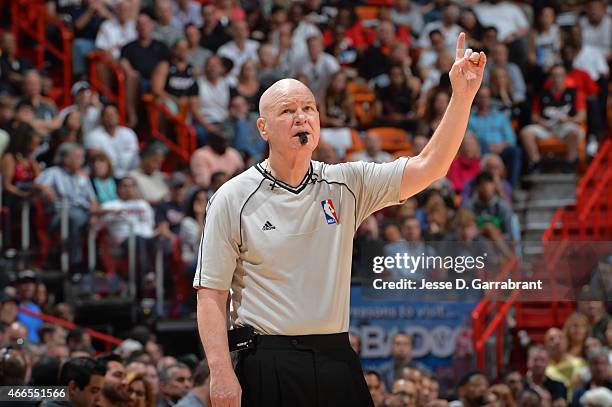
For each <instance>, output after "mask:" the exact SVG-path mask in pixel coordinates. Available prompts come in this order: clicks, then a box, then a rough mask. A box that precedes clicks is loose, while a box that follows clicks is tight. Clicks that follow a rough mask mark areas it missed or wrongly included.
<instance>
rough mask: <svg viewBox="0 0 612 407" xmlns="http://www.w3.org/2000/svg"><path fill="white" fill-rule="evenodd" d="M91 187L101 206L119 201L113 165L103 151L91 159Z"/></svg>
mask: <svg viewBox="0 0 612 407" xmlns="http://www.w3.org/2000/svg"><path fill="white" fill-rule="evenodd" d="M91 185H92V186H93V188H94V191H95V192H96V197H97V199H98V202H99V203H100V205H101V204H103V203H105V202H109V201H114V200H116V199H118V198H117V183H116V181H115V177H114V174H113V165H112V163H111V161H110V159H109V158H108V156H107V155H106V154H104V153H103V152H101V151H100V152H97V153H95V154H94V155H93V156H92V157H91Z"/></svg>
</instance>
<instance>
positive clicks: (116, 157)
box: [85, 105, 139, 178]
mask: <svg viewBox="0 0 612 407" xmlns="http://www.w3.org/2000/svg"><path fill="white" fill-rule="evenodd" d="M85 147H86V148H87V150H88V152H89V153H90V154H91V153H93V152H96V151H101V152H103V153H105V154H106V155H107V156H108V158H110V160H111V163H112V166H113V172H114V173H115V176H116V177H118V178H121V177H123V176H125V175H126V174H127V173H128V172H129V171H130V170H132V169H133V168H136V167H137V166H138V151H139V146H138V137H137V136H136V133H134V131H133V130H132V129H130V128H128V127H124V126H120V125H119V109H117V106H115V105H106V106H105V107H104V108H103V109H102V120H101V122H100V126H99V127H97V128H95V129H94V130H92V132H91V133H89V134H85Z"/></svg>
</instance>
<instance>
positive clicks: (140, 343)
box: [0, 196, 612, 407]
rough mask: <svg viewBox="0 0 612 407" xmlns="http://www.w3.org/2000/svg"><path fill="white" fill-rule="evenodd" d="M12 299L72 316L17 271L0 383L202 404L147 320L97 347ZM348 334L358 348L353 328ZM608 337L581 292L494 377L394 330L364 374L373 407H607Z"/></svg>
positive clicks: (610, 320) (147, 403)
mask: <svg viewBox="0 0 612 407" xmlns="http://www.w3.org/2000/svg"><path fill="white" fill-rule="evenodd" d="M198 200H203V197H201V196H200V197H198V198H196V199H195V200H194V207H195V206H196V205H200V207H201V206H202V202H199V203H197V201H198ZM197 211H200V212H201V209H200V210H198V209H196V208H194V215H195V216H196V217H197V216H198V215H197V214H196V212H197ZM19 307H24V308H27V309H28V310H31V311H40V310H44V311H45V312H48V313H51V314H53V315H56V316H59V317H62V318H65V319H67V320H68V321H72V320H73V318H74V314H73V312H72V309H71V307H70V306H69V305H67V304H65V303H59V304H52V303H51V301H50V298H49V296H48V293H47V291H46V287H45V286H44V284H42V283H41V282H40V281H39V280H38V279H37V277H36V274H35V273H33V272H31V271H24V272H21V273H19V274H18V276H17V279H16V281H15V282H14V284H13V285H12V286H10V287H8V288H6V289H5V290H4V291H3V292H2V296H1V297H0V348H1V350H0V353H1V355H2V357H1V358H0V364H1V365H0V366H1V368H0V372H1V373H0V385H2V386H17V385H31V386H58V385H59V386H67V388H68V395H69V398H70V401H71V403H72V404H62V403H59V402H57V403H56V402H46V403H44V404H43V405H44V406H55V407H59V406H65V405H73V406H77V407H89V406H99V407H106V406H130V407H134V406H138V407H151V406H158V407H166V406H173V405H177V406H180V407H192V406H210V400H209V398H208V396H209V393H208V392H209V387H208V386H209V381H208V377H209V370H208V366H207V364H206V360H205V359H204V360H203V361H202V360H201V359H200V358H198V356H196V355H195V354H193V353H186V354H178V355H168V354H165V353H164V351H163V349H162V347H161V346H160V345H159V343H158V342H157V337H156V335H155V334H154V333H151V332H150V331H149V329H148V328H147V327H145V326H136V327H134V328H132V329H130V331H129V332H128V333H127V334H126V335H125V337H126V338H127V339H125V340H124V341H123V342H122V343H121V344H120V345H118V346H117V347H115V348H114V349H113V351H112V353H101V352H100V351H99V350H98V351H96V349H95V348H94V346H92V345H93V344H92V340H93V339H92V337H91V336H90V334H89V333H88V332H87V331H85V330H83V329H81V328H76V329H72V330H67V329H64V328H62V327H61V326H58V325H54V324H47V323H42V322H41V321H39V320H38V319H36V318H32V317H31V316H29V315H28V314H27V313H25V312H23V311H20V310H19ZM349 338H350V342H351V347H352V348H353V349H354V351H355V352H356V353H357V354H361V340H360V337H359V336H358V335H355V334H352V333H351V334H350V335H349ZM611 344H612V317H610V315H609V314H608V313H607V312H606V310H605V304H604V302H602V301H593V300H585V301H580V302H579V303H578V309H577V310H576V312H575V313H574V314H571V315H570V316H569V317H568V318H567V320H566V322H565V324H564V325H563V326H562V327H561V329H559V328H554V327H553V328H550V329H548V330H547V331H546V334H545V336H544V341H543V344H531V346H530V347H529V348H528V350H527V352H526V358H525V361H524V365H525V368H526V369H525V370H521V369H507V370H506V371H504V372H503V373H502V374H500V375H499V377H489V376H487V375H485V374H484V373H483V372H479V371H470V372H469V373H467V372H466V371H465V370H463V371H462V372H460V376H462V377H461V378H460V380H459V381H458V383H457V385H456V387H454V388H445V387H444V386H442V385H441V382H440V381H439V380H438V378H437V377H436V374H435V370H434V369H433V368H432V367H431V366H427V365H425V364H423V363H421V362H419V361H418V360H415V359H414V358H413V355H414V349H413V339H412V337H411V336H410V335H408V334H406V333H404V332H402V331H398V332H396V333H395V334H394V335H393V336H392V337H391V338H390V352H391V359H390V361H388V362H385V363H383V364H381V365H378V367H377V368H375V369H366V370H365V371H364V377H365V380H366V383H367V385H368V389H369V390H370V394H371V395H372V399H373V400H374V403H375V406H376V407H400V406H401V407H438V406H440V407H442V406H453V407H476V406H488V407H561V406H572V407H609V406H610V405H612V354H611V353H610V351H609V346H610V345H611ZM468 353H469V351H468ZM458 378H459V377H458Z"/></svg>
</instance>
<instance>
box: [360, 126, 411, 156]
mask: <svg viewBox="0 0 612 407" xmlns="http://www.w3.org/2000/svg"><path fill="white" fill-rule="evenodd" d="M368 132H372V133H376V134H377V135H378V137H379V139H380V148H381V149H382V150H384V151H387V152H389V153H394V152H396V151H400V150H410V148H411V145H410V141H409V140H408V133H407V132H406V131H405V130H402V129H398V128H396V127H374V128H371V129H369V130H368Z"/></svg>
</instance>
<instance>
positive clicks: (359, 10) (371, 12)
mask: <svg viewBox="0 0 612 407" xmlns="http://www.w3.org/2000/svg"><path fill="white" fill-rule="evenodd" d="M355 14H357V17H359V19H360V20H361V21H367V20H376V19H378V6H357V7H355Z"/></svg>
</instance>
